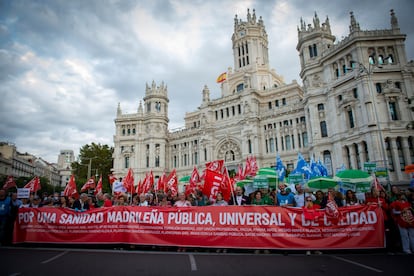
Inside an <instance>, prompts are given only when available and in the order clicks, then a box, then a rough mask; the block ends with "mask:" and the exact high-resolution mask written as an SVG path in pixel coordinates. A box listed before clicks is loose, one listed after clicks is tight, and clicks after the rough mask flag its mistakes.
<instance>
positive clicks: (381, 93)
mask: <svg viewBox="0 0 414 276" xmlns="http://www.w3.org/2000/svg"><path fill="white" fill-rule="evenodd" d="M390 22H391V24H390V25H391V28H390V29H383V30H375V31H372V30H363V29H362V28H361V26H360V24H359V22H358V21H357V20H356V18H355V15H354V13H353V12H351V13H350V24H349V35H348V36H347V37H345V38H343V39H342V41H339V42H336V43H335V44H334V42H335V37H334V36H332V35H331V31H330V25H329V21H328V19H326V21H325V23H324V24H322V26H320V25H319V19H318V16H317V15H316V14H315V16H314V18H313V26H312V25H310V24H309V25H307V26H306V24H305V23H304V21H303V20H302V19H301V21H300V24H301V26H300V28H298V44H297V50H298V51H299V55H300V62H301V72H300V76H301V78H302V80H303V84H304V100H303V103H304V110H305V114H306V119H307V121H308V122H309V124H308V131H309V133H310V134H311V135H310V148H309V150H310V152H309V153H310V155H314V156H316V157H322V158H323V161H324V162H325V164H331V166H332V171H331V174H335V169H337V168H339V167H342V166H345V167H346V168H352V169H364V164H369V163H374V164H376V166H377V169H378V170H382V171H384V172H387V173H388V175H389V178H387V179H389V180H391V181H393V182H394V181H396V180H401V179H404V178H405V177H406V175H404V173H403V172H402V170H403V168H404V165H407V164H410V163H412V156H413V150H412V148H413V131H412V128H411V125H412V121H413V113H412V111H410V108H409V101H408V99H410V98H411V97H412V93H413V86H412V79H413V76H412V74H407V73H406V72H409V71H411V70H412V69H411V68H412V67H413V63H412V62H409V63H407V61H406V54H405V43H404V41H405V35H404V34H401V32H400V29H399V26H398V20H397V17H396V16H395V13H394V11H393V10H391V20H390ZM407 130H409V131H407ZM385 180H386V179H385V178H384V179H383V181H384V182H385Z"/></svg>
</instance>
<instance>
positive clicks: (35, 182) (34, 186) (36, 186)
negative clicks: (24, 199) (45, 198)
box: [23, 176, 41, 193]
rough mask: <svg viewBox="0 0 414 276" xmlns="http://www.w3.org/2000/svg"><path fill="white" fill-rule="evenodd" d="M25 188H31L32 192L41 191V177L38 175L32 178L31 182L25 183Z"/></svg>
mask: <svg viewBox="0 0 414 276" xmlns="http://www.w3.org/2000/svg"><path fill="white" fill-rule="evenodd" d="M23 188H29V189H30V192H32V193H36V192H37V191H39V190H40V189H41V187H40V178H39V177H38V176H35V177H33V179H32V180H30V182H29V183H27V184H26V185H24V187H23Z"/></svg>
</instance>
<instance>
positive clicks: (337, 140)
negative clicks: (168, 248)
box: [113, 10, 414, 183]
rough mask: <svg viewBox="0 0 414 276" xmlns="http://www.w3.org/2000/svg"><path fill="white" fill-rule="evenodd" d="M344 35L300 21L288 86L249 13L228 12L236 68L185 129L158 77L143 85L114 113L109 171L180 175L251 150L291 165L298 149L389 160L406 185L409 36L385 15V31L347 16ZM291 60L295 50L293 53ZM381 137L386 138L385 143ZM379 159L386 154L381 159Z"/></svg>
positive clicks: (330, 161)
mask: <svg viewBox="0 0 414 276" xmlns="http://www.w3.org/2000/svg"><path fill="white" fill-rule="evenodd" d="M349 28H350V33H349V35H348V36H347V37H346V38H344V39H343V40H342V41H340V42H336V40H335V37H334V36H333V35H332V33H331V28H330V23H329V20H328V18H327V19H326V20H325V22H323V23H322V24H321V23H320V21H319V18H318V16H317V15H316V14H315V16H314V17H313V24H309V25H306V24H305V22H304V21H303V20H302V19H301V22H300V27H299V28H298V44H297V50H298V51H299V58H300V62H301V72H300V76H301V78H302V80H303V86H301V85H300V84H298V83H297V82H295V81H294V82H292V83H288V84H286V83H284V81H283V78H282V77H281V76H279V75H278V74H276V71H275V70H274V69H271V68H270V66H269V57H268V47H269V45H268V37H267V33H266V30H265V25H264V22H263V19H262V18H261V17H260V18H256V14H255V11H254V10H253V13H250V12H249V11H248V13H247V20H246V21H244V20H242V19H238V18H237V16H236V18H235V19H234V33H233V34H232V42H233V43H232V48H233V58H234V65H233V68H231V67H229V69H228V71H227V72H226V73H227V77H226V80H225V81H224V82H222V84H221V96H220V97H219V98H217V99H210V92H209V89H208V87H204V89H203V90H202V95H201V98H202V100H201V103H200V105H199V106H198V107H197V108H195V111H193V112H189V113H186V115H185V118H184V120H185V126H184V128H182V129H181V130H179V131H169V130H168V122H169V119H168V102H169V99H168V92H167V86H166V85H165V84H164V83H162V84H160V85H159V86H157V85H156V84H155V83H154V82H153V83H152V84H151V85H150V86H149V85H147V86H146V90H145V97H144V99H143V100H144V102H143V103H140V104H139V106H138V111H137V113H134V114H123V113H122V110H121V107H120V105H118V110H117V116H116V119H115V125H116V133H115V135H114V168H113V172H114V174H115V175H116V176H118V177H122V176H125V174H126V172H127V170H128V168H132V169H133V171H134V173H135V179H136V180H137V179H143V178H144V177H145V173H147V172H149V171H150V170H152V171H153V173H154V175H155V176H160V175H161V174H162V173H163V171H166V172H170V171H171V170H172V169H174V168H175V169H176V170H177V173H178V175H179V176H180V177H181V176H184V175H188V174H190V173H191V171H192V169H193V167H194V166H196V167H197V168H198V169H199V170H202V169H203V168H204V164H205V163H206V162H209V161H212V160H216V159H224V160H225V161H226V165H227V167H228V169H229V170H231V169H235V168H236V167H237V165H238V164H243V163H244V162H245V160H246V157H247V156H249V155H253V156H255V157H256V159H257V162H258V165H259V167H269V166H274V165H275V163H276V160H275V159H276V154H277V153H278V154H279V155H280V156H281V158H282V160H283V162H284V164H285V165H287V166H288V168H289V169H293V167H294V166H295V163H296V161H297V156H298V153H299V152H300V153H301V154H302V155H303V156H304V157H305V158H307V159H310V158H311V156H313V157H314V158H315V159H316V160H317V159H321V160H323V161H324V163H325V164H326V165H327V167H328V169H329V170H330V173H331V174H334V173H335V170H336V169H337V168H339V167H341V166H342V165H345V167H347V168H358V169H363V167H364V163H365V162H373V163H376V164H377V166H378V167H384V163H386V162H387V163H388V171H389V179H390V180H391V181H392V182H393V183H397V182H408V175H406V174H405V173H404V171H403V169H404V166H405V165H408V164H411V163H413V162H414V145H413V144H414V141H413V137H414V131H413V126H414V125H413V122H414V117H413V116H414V115H413V110H414V103H413V101H414V94H413V85H414V83H413V68H414V66H413V65H414V64H413V61H410V62H407V60H406V54H405V44H404V41H405V35H404V34H401V33H400V29H399V27H398V22H397V18H396V16H395V15H394V13H393V12H391V28H390V29H387V30H375V31H363V30H362V29H361V28H360V26H359V23H357V21H356V20H355V17H354V15H353V14H352V13H351V22H350V27H349ZM292 58H294V57H292ZM381 140H382V141H384V143H382V144H381ZM384 160H387V161H386V162H384Z"/></svg>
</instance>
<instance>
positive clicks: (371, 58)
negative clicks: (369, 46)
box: [368, 56, 375, 64]
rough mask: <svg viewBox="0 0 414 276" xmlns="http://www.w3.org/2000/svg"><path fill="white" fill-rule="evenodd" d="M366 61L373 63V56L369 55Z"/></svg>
mask: <svg viewBox="0 0 414 276" xmlns="http://www.w3.org/2000/svg"><path fill="white" fill-rule="evenodd" d="M368 62H369V64H375V58H374V57H373V56H369V58H368Z"/></svg>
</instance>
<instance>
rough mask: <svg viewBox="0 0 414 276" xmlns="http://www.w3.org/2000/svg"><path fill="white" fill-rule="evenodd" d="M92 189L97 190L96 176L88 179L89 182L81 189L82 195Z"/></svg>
mask: <svg viewBox="0 0 414 276" xmlns="http://www.w3.org/2000/svg"><path fill="white" fill-rule="evenodd" d="M90 189H95V176H92V177H91V178H89V179H88V181H86V183H85V184H83V186H82V188H81V193H82V192H85V191H87V190H90Z"/></svg>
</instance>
